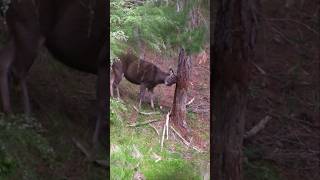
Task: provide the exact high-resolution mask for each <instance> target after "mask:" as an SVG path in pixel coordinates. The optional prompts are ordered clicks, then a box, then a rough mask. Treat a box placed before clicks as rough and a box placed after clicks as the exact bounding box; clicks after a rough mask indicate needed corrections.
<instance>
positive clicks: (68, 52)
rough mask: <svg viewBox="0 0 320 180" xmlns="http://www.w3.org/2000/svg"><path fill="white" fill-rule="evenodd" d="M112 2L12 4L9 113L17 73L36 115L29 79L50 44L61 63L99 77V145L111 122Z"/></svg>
mask: <svg viewBox="0 0 320 180" xmlns="http://www.w3.org/2000/svg"><path fill="white" fill-rule="evenodd" d="M106 3H107V1H105V0H84V1H82V0H68V1H64V0H12V1H11V3H10V6H9V9H8V11H7V13H6V21H7V24H8V29H9V32H10V35H11V37H10V41H9V43H8V44H7V45H6V46H5V47H4V48H3V49H1V50H0V86H1V98H2V105H3V111H4V112H8V113H10V112H12V110H11V104H10V96H9V92H10V91H9V85H8V84H9V83H8V78H9V77H8V76H9V75H10V74H12V75H13V76H14V77H15V78H16V79H17V80H18V81H19V82H20V86H21V88H22V99H23V104H24V109H25V112H26V113H27V114H30V112H31V110H30V104H29V103H30V102H29V95H28V91H27V86H26V77H27V74H28V71H29V69H30V68H31V65H32V64H33V62H34V60H35V58H36V57H37V55H38V52H39V48H40V46H42V45H45V46H46V47H47V49H48V50H49V51H50V52H51V54H52V55H53V56H54V57H55V58H56V59H57V60H59V61H60V62H62V63H64V64H66V65H68V66H70V67H72V68H75V69H78V70H80V71H84V72H88V73H93V74H96V75H97V91H96V92H97V109H98V110H97V112H98V113H97V121H96V127H95V131H94V136H93V143H94V144H95V145H97V141H98V135H99V134H100V128H101V124H102V121H103V122H106V120H107V75H108V74H107V71H106V68H107V53H106V52H107V50H106V48H107V46H106V44H107V42H106V38H105V37H106V36H107V25H106V21H107V12H106V5H107V4H106ZM105 124H107V126H108V123H105ZM108 129H109V128H108V127H107V131H108ZM106 134H107V133H106Z"/></svg>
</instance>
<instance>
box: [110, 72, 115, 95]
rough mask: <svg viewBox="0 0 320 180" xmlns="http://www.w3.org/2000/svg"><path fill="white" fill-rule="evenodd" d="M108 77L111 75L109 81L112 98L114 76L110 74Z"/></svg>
mask: <svg viewBox="0 0 320 180" xmlns="http://www.w3.org/2000/svg"><path fill="white" fill-rule="evenodd" d="M110 75H111V79H110V96H111V97H114V96H113V88H114V74H113V72H111V73H110Z"/></svg>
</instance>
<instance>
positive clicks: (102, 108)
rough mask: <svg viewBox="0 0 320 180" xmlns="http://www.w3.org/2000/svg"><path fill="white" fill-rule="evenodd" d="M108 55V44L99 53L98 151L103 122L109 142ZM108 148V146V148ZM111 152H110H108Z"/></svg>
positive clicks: (95, 138)
mask: <svg viewBox="0 0 320 180" xmlns="http://www.w3.org/2000/svg"><path fill="white" fill-rule="evenodd" d="M106 57H107V47H106V44H105V45H104V47H103V48H102V50H101V52H100V55H99V67H98V74H97V75H98V78H97V94H96V96H97V103H98V112H97V113H98V114H97V121H96V126H95V130H94V134H93V140H92V141H93V150H94V151H96V150H97V148H98V140H99V135H100V133H101V132H100V131H101V129H102V123H103V122H106V125H107V127H106V131H107V132H105V133H104V134H103V138H104V139H105V137H106V141H107V142H109V138H110V136H109V123H108V122H107V103H108V95H107V94H108V93H107V91H108V90H107V86H108V83H107V82H108V80H107V75H108V74H107V73H108V71H106V67H107V63H106V61H105V58H106ZM107 149H108V148H107ZM107 154H109V152H107Z"/></svg>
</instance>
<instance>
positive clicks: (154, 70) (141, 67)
mask: <svg viewBox="0 0 320 180" xmlns="http://www.w3.org/2000/svg"><path fill="white" fill-rule="evenodd" d="M119 59H120V61H117V62H115V63H113V65H112V73H113V74H112V76H113V78H112V79H111V80H112V81H111V82H112V86H113V87H115V88H116V89H117V92H118V97H119V89H118V84H119V83H120V82H121V80H122V77H123V75H124V77H125V78H126V79H127V80H128V81H130V82H131V83H134V84H139V85H140V100H139V107H141V102H142V100H143V98H144V96H145V90H146V89H148V91H149V92H150V93H151V100H150V101H151V102H150V103H151V107H152V108H154V102H153V101H154V94H153V89H154V88H155V87H156V86H157V85H158V84H165V85H167V86H171V85H173V84H175V83H176V76H175V74H174V72H173V70H172V69H171V68H170V71H169V73H166V72H163V71H162V70H161V69H160V68H158V67H157V66H156V65H154V64H152V63H150V62H147V61H144V60H139V59H138V57H137V56H135V55H134V54H133V53H127V54H123V55H121V56H119ZM112 91H113V88H111V95H113V92H112Z"/></svg>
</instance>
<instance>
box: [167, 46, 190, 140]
mask: <svg viewBox="0 0 320 180" xmlns="http://www.w3.org/2000/svg"><path fill="white" fill-rule="evenodd" d="M190 76H191V58H190V57H189V56H186V55H185V52H184V49H181V50H180V53H179V63H178V70H177V83H176V89H175V93H174V100H173V107H172V111H171V115H170V119H171V120H172V122H173V125H174V127H175V128H176V129H177V130H178V131H180V133H181V135H182V136H183V137H184V138H186V139H188V137H187V136H188V133H189V128H188V125H187V122H186V119H187V108H186V104H187V92H188V87H189V79H190Z"/></svg>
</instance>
